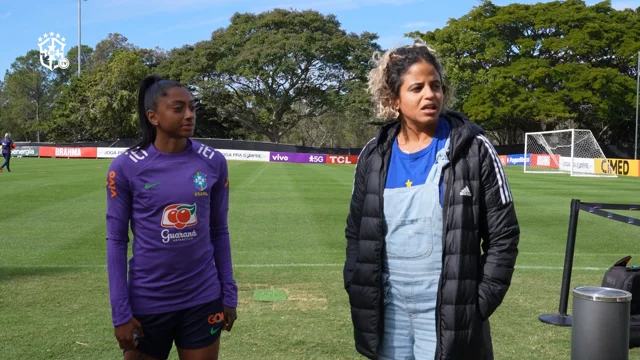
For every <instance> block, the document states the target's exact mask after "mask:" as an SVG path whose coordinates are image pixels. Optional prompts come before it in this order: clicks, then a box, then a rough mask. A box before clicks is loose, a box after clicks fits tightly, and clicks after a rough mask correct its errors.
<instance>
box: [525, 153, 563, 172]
mask: <svg viewBox="0 0 640 360" xmlns="http://www.w3.org/2000/svg"><path fill="white" fill-rule="evenodd" d="M529 165H530V166H531V167H532V168H533V167H540V168H547V169H557V168H559V167H560V155H553V156H552V155H543V154H531V163H530V164H529Z"/></svg>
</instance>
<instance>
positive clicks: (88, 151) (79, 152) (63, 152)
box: [40, 146, 98, 159]
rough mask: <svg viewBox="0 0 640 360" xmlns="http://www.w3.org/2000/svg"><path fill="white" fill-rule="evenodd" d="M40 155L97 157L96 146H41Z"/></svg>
mask: <svg viewBox="0 0 640 360" xmlns="http://www.w3.org/2000/svg"><path fill="white" fill-rule="evenodd" d="M40 157H56V158H86V159H95V158H97V157H98V148H94V147H54V146H41V147H40Z"/></svg>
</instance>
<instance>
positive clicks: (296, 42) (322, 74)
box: [166, 9, 379, 142]
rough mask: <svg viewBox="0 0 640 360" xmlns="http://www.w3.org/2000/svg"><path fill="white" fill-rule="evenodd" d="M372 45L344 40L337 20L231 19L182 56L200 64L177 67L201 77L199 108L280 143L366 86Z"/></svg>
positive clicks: (301, 16)
mask: <svg viewBox="0 0 640 360" xmlns="http://www.w3.org/2000/svg"><path fill="white" fill-rule="evenodd" d="M376 39H377V36H376V35H374V34H371V33H366V32H365V33H363V34H361V35H357V34H353V33H351V34H347V33H346V32H345V31H344V30H342V29H340V23H339V22H338V21H337V19H336V18H335V16H333V15H328V16H323V15H322V14H320V13H318V12H315V11H302V12H298V11H288V10H282V9H276V10H273V11H269V12H264V13H261V14H258V15H255V14H240V13H236V14H235V15H234V16H233V17H232V18H231V24H230V25H229V26H228V27H227V28H225V29H218V30H216V31H214V32H213V34H212V36H211V40H210V41H207V42H204V43H201V44H198V45H197V46H196V47H195V48H194V49H193V50H189V49H184V50H182V51H183V52H184V53H190V54H192V55H196V54H198V55H199V56H200V60H194V59H193V58H191V59H188V58H187V57H183V58H182V59H183V60H184V62H185V63H189V64H195V65H196V68H197V69H198V70H199V71H200V73H201V74H205V77H203V78H202V80H201V81H197V82H196V83H195V84H194V85H195V86H196V87H197V88H198V90H199V92H200V93H201V95H202V96H201V97H202V99H203V102H205V101H213V102H215V106H216V107H217V108H218V109H219V111H220V113H222V114H224V116H226V117H229V118H234V119H237V120H238V121H239V122H241V123H242V124H244V125H245V126H246V127H248V128H249V129H250V130H252V131H254V132H257V133H259V134H263V135H264V136H266V137H267V138H268V139H269V140H271V141H273V142H280V140H281V138H282V136H283V135H285V134H287V133H288V132H289V131H290V130H291V129H293V128H294V127H295V126H296V125H297V124H299V123H300V122H301V121H302V120H303V119H308V118H314V117H317V116H320V115H322V114H324V113H326V112H328V111H329V110H336V106H339V104H340V102H339V98H340V97H341V96H343V95H345V93H346V92H347V91H348V88H349V84H351V83H352V82H356V81H364V79H365V76H366V71H367V61H368V60H369V58H370V55H371V53H372V52H373V51H374V50H377V49H379V47H378V45H377V44H375V42H374V41H375V40H376ZM166 69H169V70H171V69H173V70H174V71H175V67H173V68H172V67H171V66H168V67H167V68H166Z"/></svg>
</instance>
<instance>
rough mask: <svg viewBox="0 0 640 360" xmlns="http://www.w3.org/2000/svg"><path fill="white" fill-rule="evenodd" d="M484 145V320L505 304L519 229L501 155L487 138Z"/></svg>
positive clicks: (481, 302)
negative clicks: (499, 155)
mask: <svg viewBox="0 0 640 360" xmlns="http://www.w3.org/2000/svg"><path fill="white" fill-rule="evenodd" d="M478 140H480V141H481V145H480V146H481V148H480V161H481V164H480V166H481V170H480V173H481V188H482V190H483V194H484V196H483V197H482V198H481V199H480V217H481V222H480V234H481V236H482V240H483V241H482V249H483V255H482V279H481V281H480V284H479V288H478V296H479V299H478V302H479V310H480V314H481V316H482V318H483V319H487V318H489V316H491V314H493V312H494V311H495V310H496V309H497V308H498V306H499V305H500V304H501V303H502V300H503V299H504V297H505V295H506V293H507V290H508V289H509V286H510V285H511V278H512V276H513V271H514V267H515V264H516V257H517V256H518V243H519V240H520V227H519V225H518V218H517V216H516V211H515V207H514V205H513V197H512V195H511V189H510V187H509V183H508V182H507V178H506V176H505V173H504V169H503V168H502V164H501V163H500V159H499V157H498V154H497V152H496V150H495V148H494V147H493V145H491V143H490V142H489V140H487V138H485V137H484V136H479V139H478Z"/></svg>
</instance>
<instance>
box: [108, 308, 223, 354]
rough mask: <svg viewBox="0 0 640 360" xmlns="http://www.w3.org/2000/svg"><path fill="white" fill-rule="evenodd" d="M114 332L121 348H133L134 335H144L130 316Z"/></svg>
mask: <svg viewBox="0 0 640 360" xmlns="http://www.w3.org/2000/svg"><path fill="white" fill-rule="evenodd" d="M225 315H226V314H225ZM114 333H115V335H116V339H117V340H118V344H120V348H121V349H122V350H135V349H136V347H137V346H138V339H136V336H144V333H143V332H142V325H141V324H140V322H139V321H138V320H136V318H134V317H132V318H131V320H129V321H128V322H127V323H126V324H122V325H120V326H116V327H115V329H114ZM136 333H137V334H136Z"/></svg>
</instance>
